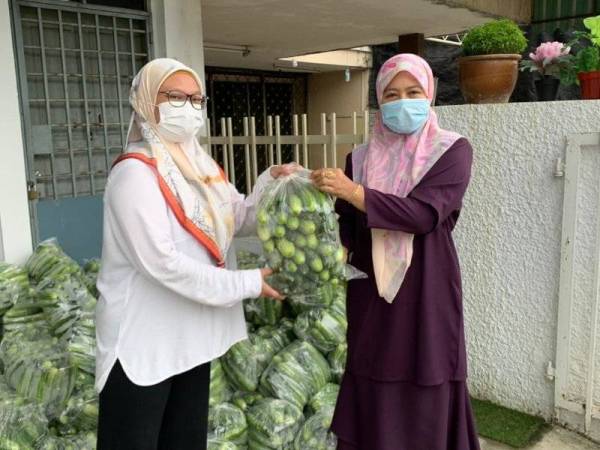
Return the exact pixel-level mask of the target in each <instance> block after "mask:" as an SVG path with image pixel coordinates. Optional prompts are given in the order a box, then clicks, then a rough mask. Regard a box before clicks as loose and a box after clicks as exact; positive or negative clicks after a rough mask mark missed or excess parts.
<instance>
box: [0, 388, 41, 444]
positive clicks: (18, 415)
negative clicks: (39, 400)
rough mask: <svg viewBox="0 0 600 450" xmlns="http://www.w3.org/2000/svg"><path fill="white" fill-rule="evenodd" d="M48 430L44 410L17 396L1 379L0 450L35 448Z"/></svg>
mask: <svg viewBox="0 0 600 450" xmlns="http://www.w3.org/2000/svg"><path fill="white" fill-rule="evenodd" d="M47 430H48V420H47V418H46V416H45V415H44V410H43V408H42V407H41V406H40V405H37V404H35V403H33V402H28V401H27V400H25V399H23V398H22V397H19V396H17V394H16V393H15V392H14V391H13V390H12V389H11V388H9V387H8V386H7V385H6V384H5V383H4V380H2V379H0V449H25V448H27V449H29V448H34V446H35V445H36V443H38V442H39V441H40V440H41V439H42V438H43V436H45V435H46V433H47Z"/></svg>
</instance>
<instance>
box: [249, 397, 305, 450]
mask: <svg viewBox="0 0 600 450" xmlns="http://www.w3.org/2000/svg"><path fill="white" fill-rule="evenodd" d="M246 418H247V420H248V448H249V450H269V449H277V450H279V449H282V448H290V446H291V444H292V443H293V441H294V437H295V436H296V433H297V432H298V429H299V428H300V426H301V425H302V421H303V415H302V410H301V409H300V408H298V407H297V406H296V405H294V404H292V403H290V402H288V401H285V400H279V399H273V398H266V399H264V400H261V401H259V402H257V403H256V404H255V405H254V406H252V407H251V408H250V409H249V410H248V413H247V414H246Z"/></svg>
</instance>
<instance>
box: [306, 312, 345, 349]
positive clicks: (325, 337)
mask: <svg viewBox="0 0 600 450" xmlns="http://www.w3.org/2000/svg"><path fill="white" fill-rule="evenodd" d="M347 328H348V322H347V321H346V315H345V314H341V313H340V312H339V311H338V310H336V309H334V308H314V309H311V310H310V311H306V312H304V313H302V314H300V315H299V316H298V317H297V318H296V323H295V325H294V332H295V333H296V336H298V338H299V339H303V340H305V341H308V342H310V343H311V344H313V345H314V346H315V347H316V348H317V349H318V350H319V351H320V352H321V353H329V352H331V351H332V350H334V349H335V348H336V347H337V346H338V345H339V344H341V343H342V342H344V341H345V340H346V330H347Z"/></svg>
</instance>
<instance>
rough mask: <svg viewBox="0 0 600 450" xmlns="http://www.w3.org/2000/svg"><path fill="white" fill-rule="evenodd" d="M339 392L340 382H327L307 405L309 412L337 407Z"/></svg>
mask: <svg viewBox="0 0 600 450" xmlns="http://www.w3.org/2000/svg"><path fill="white" fill-rule="evenodd" d="M339 393H340V385H339V384H334V383H327V384H326V385H325V387H323V389H321V390H320V391H319V392H317V393H316V394H315V395H314V397H313V398H311V399H310V401H309V402H308V405H307V412H308V413H309V414H310V415H312V414H316V413H318V412H319V411H322V410H324V409H333V408H335V404H336V402H337V398H338V394H339Z"/></svg>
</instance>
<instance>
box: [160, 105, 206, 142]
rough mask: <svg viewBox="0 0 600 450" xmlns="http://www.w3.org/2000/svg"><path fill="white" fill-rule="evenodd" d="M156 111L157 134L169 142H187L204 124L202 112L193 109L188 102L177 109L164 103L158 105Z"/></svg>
mask: <svg viewBox="0 0 600 450" xmlns="http://www.w3.org/2000/svg"><path fill="white" fill-rule="evenodd" d="M158 111H159V112H160V122H158V132H159V133H160V135H161V136H162V137H164V138H165V139H167V140H168V141H171V142H184V141H187V140H188V139H190V138H192V137H194V136H195V135H196V134H197V133H198V132H199V131H200V128H202V125H203V124H204V117H203V116H202V111H200V110H198V109H195V108H194V107H193V106H192V105H191V104H190V102H189V101H187V102H185V105H183V106H181V107H179V108H177V107H175V106H172V105H170V104H169V102H164V103H161V104H159V105H158Z"/></svg>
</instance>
